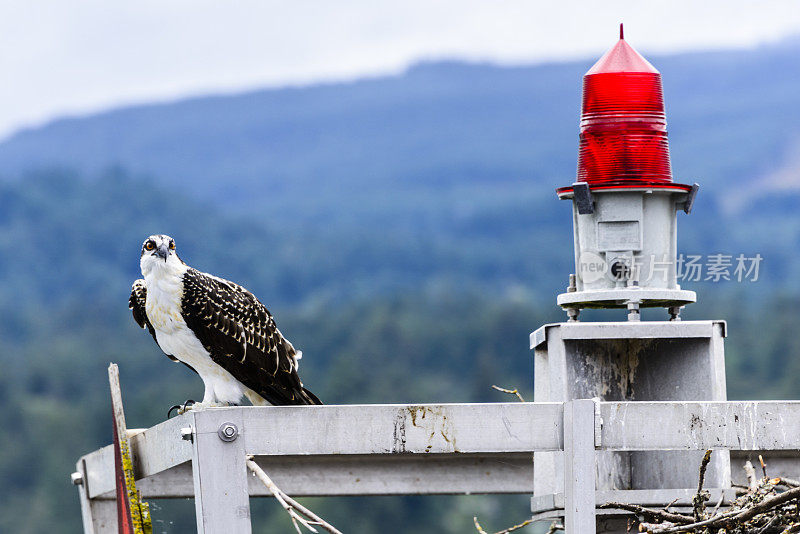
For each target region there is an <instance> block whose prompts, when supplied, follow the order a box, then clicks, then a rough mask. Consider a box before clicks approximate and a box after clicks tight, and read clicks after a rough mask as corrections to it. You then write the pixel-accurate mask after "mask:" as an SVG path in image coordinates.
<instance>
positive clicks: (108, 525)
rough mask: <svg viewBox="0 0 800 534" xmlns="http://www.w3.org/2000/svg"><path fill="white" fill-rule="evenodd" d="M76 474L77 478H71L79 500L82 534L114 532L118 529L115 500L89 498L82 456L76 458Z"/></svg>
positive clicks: (107, 533) (111, 533)
mask: <svg viewBox="0 0 800 534" xmlns="http://www.w3.org/2000/svg"><path fill="white" fill-rule="evenodd" d="M76 475H77V477H78V478H77V479H75V478H73V483H74V484H75V485H76V487H77V488H78V497H79V498H80V501H81V519H82V520H83V532H84V534H116V533H117V532H118V530H119V527H118V525H117V501H115V500H113V499H90V498H89V488H88V484H89V482H88V479H89V477H87V476H86V463H85V462H84V460H83V458H81V459H80V460H78V464H77V465H76V466H75V474H74V475H73V477H75V476H76Z"/></svg>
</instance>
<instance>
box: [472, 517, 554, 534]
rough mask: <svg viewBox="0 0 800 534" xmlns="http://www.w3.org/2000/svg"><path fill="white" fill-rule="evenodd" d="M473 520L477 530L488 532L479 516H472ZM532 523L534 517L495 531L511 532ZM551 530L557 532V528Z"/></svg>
mask: <svg viewBox="0 0 800 534" xmlns="http://www.w3.org/2000/svg"><path fill="white" fill-rule="evenodd" d="M472 521H473V522H474V523H475V529H476V530H477V531H478V532H479V533H480V534H486V531H485V530H483V527H482V526H481V524H480V523H478V518H477V517H475V516H473V518H472ZM531 523H533V518H530V519H528V520H527V521H523V522H522V523H520V524H519V525H514V526H513V527H508V528H507V529H505V530H498V531H497V532H495V533H494V534H508V533H509V532H514V531H515V530H519V529H521V528H523V527H527V526H528V525H530V524H531ZM553 525H555V522H554V523H553ZM553 525H550V528H551V529H552V528H553ZM550 532H555V530H552V531H550Z"/></svg>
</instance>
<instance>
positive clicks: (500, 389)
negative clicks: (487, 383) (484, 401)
mask: <svg viewBox="0 0 800 534" xmlns="http://www.w3.org/2000/svg"><path fill="white" fill-rule="evenodd" d="M492 388H494V389H496V390H497V391H502V392H503V393H508V394H509V395H516V396H517V398H518V399H519V401H520V402H525V399H523V398H522V395H520V394H519V391H518V390H517V388H514V389H506V388H501V387H500V386H495V385H492Z"/></svg>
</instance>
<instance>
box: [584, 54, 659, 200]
mask: <svg viewBox="0 0 800 534" xmlns="http://www.w3.org/2000/svg"><path fill="white" fill-rule="evenodd" d="M578 181H580V182H587V183H589V184H590V185H595V186H600V185H610V184H612V183H619V184H626V185H628V186H631V185H634V184H637V183H638V184H641V185H642V186H651V185H658V184H669V183H671V182H672V170H671V167H670V162H669V144H668V141H667V119H666V115H665V113H664V96H663V91H662V86H661V74H660V73H659V72H658V71H657V70H656V69H655V68H653V66H652V65H650V64H649V63H648V62H647V60H645V59H644V58H643V57H642V56H640V55H639V54H638V53H637V52H636V51H635V50H634V49H633V48H632V47H631V46H630V45H628V44H627V43H626V42H625V41H624V40H622V39H620V41H619V42H618V43H617V44H616V45H615V46H614V48H612V49H611V50H610V51H609V52H608V53H606V55H605V56H603V57H602V58H601V59H600V61H598V62H597V64H595V66H594V67H592V69H591V70H589V72H587V73H586V75H585V76H584V81H583V108H582V113H581V133H580V149H579V156H578Z"/></svg>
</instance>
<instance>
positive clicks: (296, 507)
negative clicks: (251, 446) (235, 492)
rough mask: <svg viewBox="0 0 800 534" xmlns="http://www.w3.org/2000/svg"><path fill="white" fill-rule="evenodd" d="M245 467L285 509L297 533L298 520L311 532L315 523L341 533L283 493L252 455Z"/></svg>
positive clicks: (335, 532)
mask: <svg viewBox="0 0 800 534" xmlns="http://www.w3.org/2000/svg"><path fill="white" fill-rule="evenodd" d="M247 468H248V469H250V471H252V472H253V475H254V476H256V477H258V479H259V480H260V481H261V482H262V483H263V484H264V485H265V486H266V487H267V489H268V490H269V491H270V493H272V495H273V496H274V497H275V500H276V501H278V503H280V505H281V506H282V507H283V509H284V510H286V513H288V514H289V517H290V518H291V520H292V525H294V528H295V530H296V531H297V532H298V533H299V532H300V527H299V526H298V524H297V523H298V522H299V523H300V524H302V525H303V526H304V527H306V528H307V529H308V530H310V531H311V532H317V530H316V529H315V528H314V527H313V526H311V525H316V526H318V527H321V528H323V529H324V530H326V531H327V532H330V533H331V534H342V533H341V531H339V530H337V529H336V527H334V526H333V525H331V524H330V523H328V522H327V521H325V520H324V519H322V518H321V517H319V516H318V515H317V514H315V513H314V512H312V511H311V510H309V509H308V508H306V507H305V506H303V505H302V504H300V503H299V502H297V501H295V500H294V499H292V498H291V497H289V496H288V495H287V494H286V493H284V492H283V490H282V489H280V488H279V487H278V486H277V485H276V484H275V483H274V482H273V481H272V479H271V478H269V476H268V475H267V473H265V472H264V470H263V469H261V466H259V465H258V464H257V463H256V462H255V460H254V459H253V457H252V456H248V457H247ZM301 514H302V515H301ZM303 516H305V517H303Z"/></svg>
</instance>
